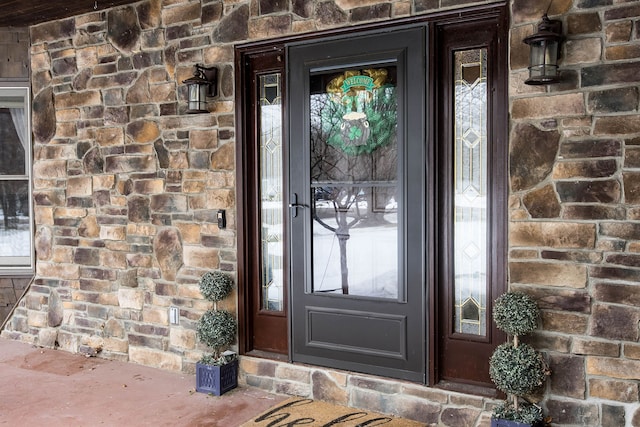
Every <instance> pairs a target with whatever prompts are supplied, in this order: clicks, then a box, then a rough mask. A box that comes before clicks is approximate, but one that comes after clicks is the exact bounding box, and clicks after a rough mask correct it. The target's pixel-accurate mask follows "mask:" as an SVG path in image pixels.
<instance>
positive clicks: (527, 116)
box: [509, 1, 640, 426]
mask: <svg viewBox="0 0 640 427" xmlns="http://www.w3.org/2000/svg"><path fill="white" fill-rule="evenodd" d="M610 3H611V2H598V1H573V2H571V1H560V2H559V1H555V2H554V3H553V8H555V10H552V11H551V12H550V14H554V15H559V16H560V18H561V19H562V21H563V25H564V29H565V34H566V35H567V41H566V45H565V50H564V54H563V58H562V61H561V68H562V70H563V72H562V74H563V82H562V83H561V84H558V85H555V86H551V87H550V88H548V89H546V88H545V87H532V86H526V85H524V84H523V83H522V82H523V81H524V79H525V74H526V72H525V67H526V63H527V60H528V59H527V58H526V56H524V55H523V54H522V53H523V52H522V51H521V49H519V45H520V43H521V42H520V40H522V38H523V37H524V36H525V35H526V34H530V33H531V31H532V30H533V28H532V27H531V25H532V24H531V21H533V20H535V19H536V18H537V17H538V16H539V15H540V10H539V9H538V10H535V9H536V8H535V7H532V6H530V5H529V4H528V2H519V1H516V2H514V4H513V9H512V12H513V15H512V24H511V68H512V74H511V82H510V95H511V105H510V112H511V119H512V121H511V134H510V164H511V198H510V200H509V204H510V216H511V221H510V232H509V247H510V253H509V255H510V262H509V276H510V286H511V287H512V288H515V289H520V290H523V291H525V292H527V293H529V294H531V295H533V296H534V297H535V298H536V299H537V300H538V302H539V304H540V306H541V308H542V312H543V316H542V329H541V330H540V332H538V333H536V334H535V336H534V337H533V338H532V342H533V343H534V344H535V346H536V347H537V348H539V349H541V350H543V351H545V352H546V354H547V356H548V359H549V362H550V366H551V370H552V372H553V373H554V375H552V376H551V380H550V382H549V386H548V388H547V400H546V404H545V406H546V408H547V411H548V412H549V413H550V414H552V415H553V417H554V423H557V424H561V425H565V424H568V425H590V426H591V425H593V426H595V425H603V426H614V425H615V426H624V425H633V426H638V425H640V411H639V410H638V407H639V406H638V401H639V396H640V395H639V385H640V381H639V380H640V345H639V344H638V341H639V339H640V329H639V326H640V324H639V322H640V285H639V280H640V270H639V269H638V267H640V223H639V222H638V220H639V219H640V215H639V214H640V210H639V209H638V202H639V201H640V197H639V194H640V192H638V188H639V187H638V184H639V183H640V180H639V178H640V169H638V168H640V162H638V158H639V155H640V115H639V114H638V111H639V106H640V96H639V93H640V92H639V90H640V73H638V70H639V69H640V31H639V29H640V27H639V26H638V24H639V23H640V4H639V3H638V2H628V3H620V4H615V5H610Z"/></svg>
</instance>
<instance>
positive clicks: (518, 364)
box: [489, 292, 549, 425]
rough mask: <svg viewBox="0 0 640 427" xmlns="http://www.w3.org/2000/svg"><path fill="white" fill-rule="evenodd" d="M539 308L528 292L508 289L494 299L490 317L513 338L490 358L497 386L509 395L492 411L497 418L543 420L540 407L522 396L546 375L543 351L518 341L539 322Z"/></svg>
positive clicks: (532, 422) (526, 420)
mask: <svg viewBox="0 0 640 427" xmlns="http://www.w3.org/2000/svg"><path fill="white" fill-rule="evenodd" d="M539 317H540V310H539V309H538V305H537V304H536V302H535V301H534V300H533V298H531V297H530V296H529V295H527V294H524V293H521V292H507V293H506V294H503V295H501V296H500V297H499V298H497V299H496V300H495V303H494V307H493V319H494V321H495V322H496V325H497V326H498V328H499V329H500V330H502V331H504V332H506V333H507V334H508V335H511V336H513V342H509V343H505V344H502V345H500V346H498V347H497V348H496V349H495V351H494V352H493V355H492V356H491V359H490V360H489V375H490V377H491V380H492V381H493V382H494V383H495V384H496V387H497V388H498V389H499V390H501V391H502V392H504V393H506V394H507V395H508V396H509V398H508V400H507V401H506V402H505V403H504V404H502V405H498V407H496V409H495V410H494V412H493V417H494V418H496V419H504V420H510V421H517V422H520V423H525V424H530V425H537V424H539V423H541V422H542V421H543V414H542V409H541V408H540V407H538V406H536V405H534V404H532V403H530V402H526V401H524V402H521V401H520V400H521V399H523V396H525V395H529V394H531V393H532V392H534V391H535V390H536V389H537V388H538V387H540V386H542V384H543V383H544V381H545V379H546V376H547V375H549V370H548V368H547V365H546V363H545V361H544V359H543V358H542V355H541V354H540V353H539V352H538V351H536V350H534V349H533V348H532V347H531V346H530V345H528V344H522V343H520V339H519V338H520V336H521V335H525V334H528V333H530V332H532V331H533V330H535V329H536V327H537V326H538V318H539Z"/></svg>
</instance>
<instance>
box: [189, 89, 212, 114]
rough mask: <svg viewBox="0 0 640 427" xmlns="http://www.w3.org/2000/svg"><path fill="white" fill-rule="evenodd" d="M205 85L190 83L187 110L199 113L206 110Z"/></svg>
mask: <svg viewBox="0 0 640 427" xmlns="http://www.w3.org/2000/svg"><path fill="white" fill-rule="evenodd" d="M207 86H209V85H208V84H207V83H206V82H205V83H195V82H194V83H191V84H189V85H188V88H189V110H188V112H193V113H200V112H203V111H207V102H206V101H207Z"/></svg>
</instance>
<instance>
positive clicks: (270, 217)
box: [258, 73, 284, 311]
mask: <svg viewBox="0 0 640 427" xmlns="http://www.w3.org/2000/svg"><path fill="white" fill-rule="evenodd" d="M259 93H260V107H259V108H260V112H259V116H258V117H259V121H260V123H259V129H260V166H259V168H260V170H259V176H260V195H261V198H260V218H261V230H260V241H261V246H262V251H261V252H262V260H261V263H262V266H261V268H262V292H261V294H262V295H261V308H262V310H267V311H282V310H283V309H284V282H283V212H282V206H283V197H282V179H283V169H282V166H283V165H282V158H283V155H282V102H281V101H282V100H281V74H280V73H272V74H266V75H262V76H260V78H259Z"/></svg>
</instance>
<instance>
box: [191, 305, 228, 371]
mask: <svg viewBox="0 0 640 427" xmlns="http://www.w3.org/2000/svg"><path fill="white" fill-rule="evenodd" d="M237 329H238V325H237V322H236V319H235V317H233V315H231V313H229V312H228V311H225V310H213V309H212V310H208V311H206V312H205V313H204V314H203V315H202V317H201V318H200V320H199V321H198V324H197V325H196V334H197V336H198V339H199V340H200V341H201V342H202V343H203V344H205V345H206V346H208V347H210V348H212V349H213V355H212V356H211V357H209V358H208V360H209V362H211V361H213V363H215V361H217V360H219V359H220V355H221V350H222V348H223V347H226V346H228V345H230V344H231V343H232V342H233V340H234V339H235V337H236V331H237Z"/></svg>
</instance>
